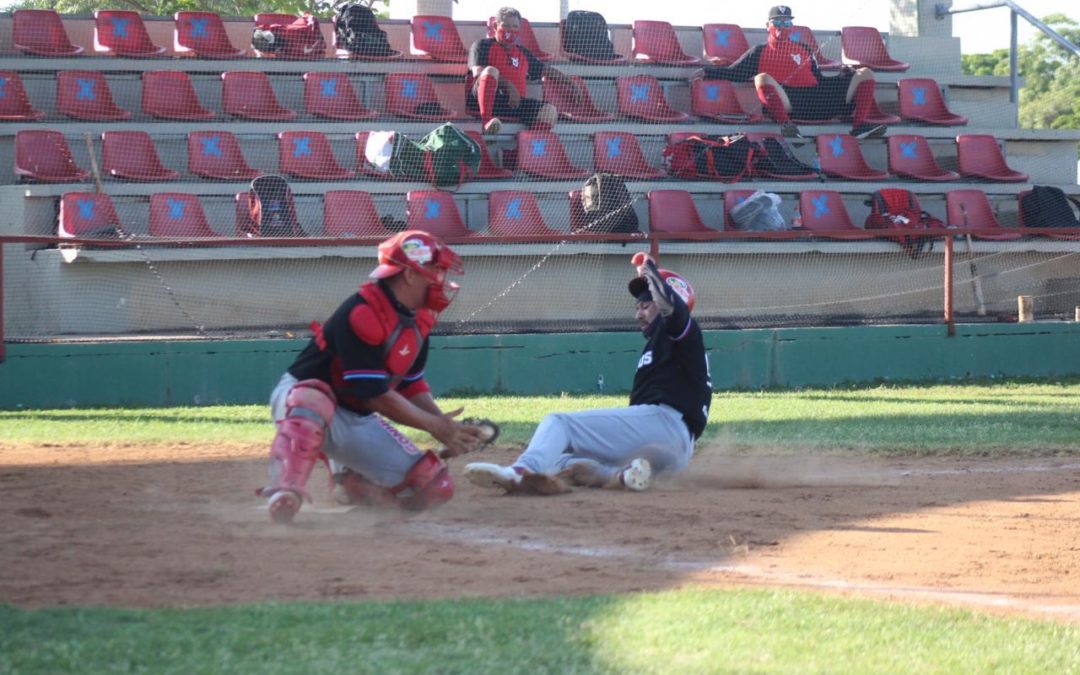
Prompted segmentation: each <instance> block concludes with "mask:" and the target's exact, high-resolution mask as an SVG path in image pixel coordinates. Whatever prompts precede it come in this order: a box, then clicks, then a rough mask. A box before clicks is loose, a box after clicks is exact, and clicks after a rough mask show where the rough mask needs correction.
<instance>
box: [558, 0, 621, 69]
mask: <svg viewBox="0 0 1080 675" xmlns="http://www.w3.org/2000/svg"><path fill="white" fill-rule="evenodd" d="M562 48H563V51H564V52H567V53H569V54H577V55H578V56H584V57H586V58H590V59H596V60H599V61H614V60H615V59H617V58H618V56H616V55H615V47H614V46H612V44H611V38H610V37H609V36H608V26H607V21H606V20H605V19H604V17H603V15H601V14H599V13H597V12H588V11H584V10H574V11H572V12H570V13H569V14H567V15H566V23H565V24H564V25H563V45H562Z"/></svg>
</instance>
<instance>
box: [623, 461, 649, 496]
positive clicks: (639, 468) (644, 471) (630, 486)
mask: <svg viewBox="0 0 1080 675" xmlns="http://www.w3.org/2000/svg"><path fill="white" fill-rule="evenodd" d="M619 482H620V483H622V485H623V487H624V488H626V489H627V490H631V491H633V492H641V491H642V490H645V489H646V488H648V487H649V483H650V482H652V465H651V464H649V460H647V459H635V460H634V461H632V462H630V463H629V464H627V465H626V467H625V468H624V469H623V470H622V471H620V472H619Z"/></svg>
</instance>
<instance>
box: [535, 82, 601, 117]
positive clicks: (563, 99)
mask: <svg viewBox="0 0 1080 675" xmlns="http://www.w3.org/2000/svg"><path fill="white" fill-rule="evenodd" d="M570 80H571V82H572V85H567V84H563V83H562V82H556V81H554V80H552V79H550V78H546V77H545V78H544V101H545V102H546V103H550V104H551V105H553V106H555V109H556V110H558V111H559V117H561V118H563V119H566V120H570V121H571V122H608V121H611V120H613V119H615V115H614V114H613V113H609V112H604V111H602V110H600V109H598V108H597V107H596V105H595V104H593V101H592V98H591V97H590V96H589V89H588V87H586V86H585V81H584V80H582V79H581V76H580V75H571V76H570ZM571 87H573V89H571ZM574 90H576V91H577V100H575V99H574Z"/></svg>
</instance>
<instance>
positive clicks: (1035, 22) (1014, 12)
mask: <svg viewBox="0 0 1080 675" xmlns="http://www.w3.org/2000/svg"><path fill="white" fill-rule="evenodd" d="M951 5H952V3H951V2H939V3H937V4H936V5H935V6H934V16H935V18H937V19H939V20H940V19H944V18H945V17H946V16H949V15H950V14H963V13H964V12H977V11H980V10H984V9H997V8H998V7H1008V8H1009V10H1010V11H1009V30H1010V33H1009V102H1010V103H1017V102H1019V100H1020V97H1019V91H1020V83H1019V75H1018V74H1017V47H1018V44H1017V43H1018V39H1017V24H1018V22H1017V20H1016V17H1017V16H1022V17H1024V20H1026V21H1027V22H1028V23H1030V24H1031V25H1032V26H1035V27H1036V28H1038V29H1039V30H1040V31H1042V32H1043V33H1044V34H1046V35H1047V36H1048V37H1049V38H1050V39H1052V40H1053V41H1054V42H1057V43H1058V44H1059V45H1061V47H1062V48H1063V49H1064V50H1065V51H1067V52H1070V53H1072V54H1073V56H1080V47H1077V46H1076V45H1074V44H1073V43H1071V42H1069V41H1068V40H1067V39H1066V38H1065V37H1064V36H1063V35H1061V33H1058V32H1057V31H1056V30H1054V29H1053V28H1051V27H1050V26H1048V25H1046V24H1045V23H1043V22H1042V21H1040V20H1039V19H1038V18H1036V17H1035V15H1034V14H1032V13H1031V12H1029V11H1027V10H1026V9H1024V8H1023V7H1021V6H1020V5H1018V4H1017V3H1015V2H1013V0H997V1H996V2H983V3H979V4H975V5H971V6H970V7H962V8H960V9H954V8H953V7H952V6H951ZM1019 114H1020V111H1019V109H1017V110H1016V115H1017V118H1019ZM1017 125H1018V126H1019V119H1017Z"/></svg>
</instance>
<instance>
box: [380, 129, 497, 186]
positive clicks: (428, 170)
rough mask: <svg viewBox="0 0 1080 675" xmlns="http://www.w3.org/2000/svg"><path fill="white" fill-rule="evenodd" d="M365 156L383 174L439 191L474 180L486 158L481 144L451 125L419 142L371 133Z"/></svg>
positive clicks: (382, 133) (398, 134)
mask: <svg viewBox="0 0 1080 675" xmlns="http://www.w3.org/2000/svg"><path fill="white" fill-rule="evenodd" d="M364 155H365V157H366V158H367V161H368V162H369V163H370V164H371V165H372V167H374V169H375V170H376V171H378V172H380V173H386V174H389V175H390V176H392V177H394V178H404V179H406V180H422V181H426V182H428V183H431V184H432V185H434V186H435V187H438V188H442V187H448V186H459V185H461V184H462V183H464V182H465V181H467V180H469V179H470V178H472V177H473V176H475V175H476V172H477V171H478V170H479V169H480V160H481V159H482V157H483V154H482V152H481V149H480V144H479V143H477V142H476V140H475V139H473V138H472V137H470V136H469V135H468V134H466V133H465V132H463V131H461V130H460V129H458V128H457V127H455V126H454V125H453V124H451V123H450V122H447V123H445V124H443V125H441V126H439V127H436V128H435V129H433V130H432V131H430V132H429V133H428V134H427V135H426V136H424V137H423V138H421V139H420V141H419V142H416V141H412V140H410V139H409V138H407V137H405V135H404V134H401V133H398V132H396V131H372V132H371V133H369V134H368V140H367V144H366V145H365V146H364Z"/></svg>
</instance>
